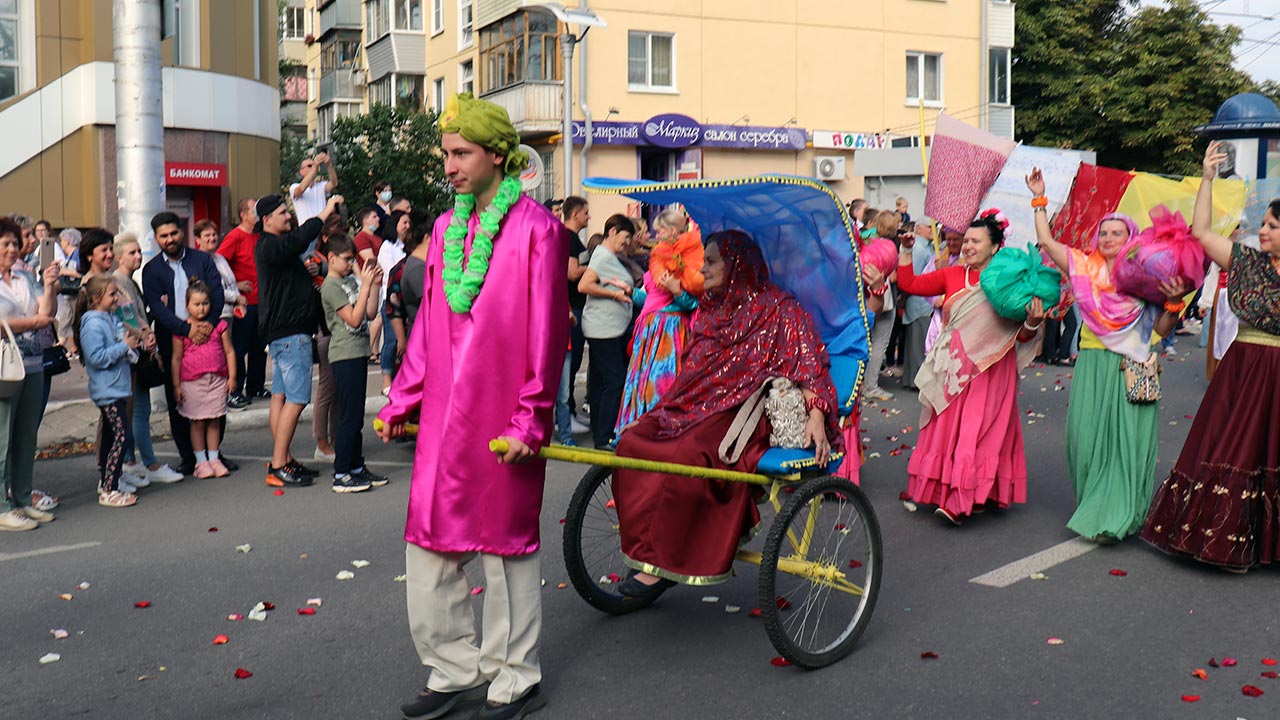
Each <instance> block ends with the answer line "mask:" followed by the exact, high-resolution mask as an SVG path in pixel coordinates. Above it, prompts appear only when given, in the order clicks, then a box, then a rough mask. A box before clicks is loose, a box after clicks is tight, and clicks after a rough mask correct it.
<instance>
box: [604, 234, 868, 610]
mask: <svg viewBox="0 0 1280 720" xmlns="http://www.w3.org/2000/svg"><path fill="white" fill-rule="evenodd" d="M702 273H703V276H704V278H705V281H704V284H703V291H704V294H703V295H702V296H701V297H700V298H699V299H698V302H699V310H698V315H697V316H696V317H695V318H694V321H693V327H692V330H691V337H690V339H689V346H688V350H687V353H688V354H687V355H686V356H685V360H684V366H683V367H682V368H681V370H680V374H679V375H677V376H676V379H675V382H674V383H673V384H672V386H671V388H670V389H669V390H668V391H667V393H666V394H665V395H664V396H663V397H662V400H661V401H660V402H659V404H658V405H657V406H656V407H654V408H653V409H652V410H650V411H649V412H648V413H646V414H645V415H643V416H642V417H641V418H640V420H639V421H638V422H637V423H636V424H635V425H633V426H632V427H631V428H630V429H628V430H626V431H625V432H624V433H623V434H622V436H621V438H620V439H619V441H618V455H620V456H623V457H638V458H646V459H651V460H662V461H665V462H674V463H680V464H684V465H695V466H702V467H712V468H727V469H730V470H739V471H743V472H754V471H755V469H756V465H757V463H758V462H759V461H760V457H761V456H763V455H764V453H765V451H766V450H768V449H769V425H768V421H767V418H761V419H760V422H759V424H758V425H757V426H756V427H755V429H754V432H753V433H752V434H751V436H750V440H749V441H748V442H747V443H746V446H745V450H744V451H743V452H742V455H741V457H739V458H738V460H737V461H736V462H733V463H729V462H726V461H725V460H724V459H722V458H721V456H720V453H719V451H718V448H720V445H721V441H722V440H723V439H724V437H725V435H726V434H727V433H728V431H729V429H730V426H731V425H732V424H733V421H734V418H735V417H736V415H737V413H738V408H739V406H741V405H742V404H743V403H744V402H746V400H747V399H748V398H749V397H750V396H751V395H752V393H754V392H755V391H756V390H758V389H759V388H760V387H761V385H763V384H764V382H765V380H767V379H769V378H774V377H784V378H787V379H789V380H791V381H792V382H794V383H796V384H797V385H799V386H800V388H801V389H802V390H803V392H804V396H805V400H806V408H807V409H808V411H809V417H808V422H807V424H806V426H805V435H806V440H807V441H808V443H809V446H811V447H813V448H814V451H815V453H816V455H817V457H818V462H819V463H821V464H825V463H826V461H827V459H828V458H829V457H830V454H831V452H832V450H833V449H834V450H837V451H839V450H842V449H843V445H844V441H843V439H842V438H841V436H840V432H839V430H838V428H837V427H836V393H835V387H834V386H833V385H832V383H831V375H830V372H829V367H830V360H829V359H828V357H827V350H826V346H825V345H824V344H823V342H822V339H821V338H820V337H819V336H818V333H817V331H816V330H815V329H814V326H813V319H812V318H811V317H810V316H809V313H807V312H805V310H804V308H802V307H801V306H800V303H799V302H797V301H796V299H795V298H793V297H791V296H790V295H788V294H787V293H786V292H784V291H783V290H781V289H780V288H778V287H777V286H776V285H774V284H773V283H771V282H769V271H768V268H767V267H766V266H765V263H764V258H763V256H762V255H761V254H760V248H759V247H758V246H756V244H755V242H753V241H752V240H751V238H750V237H749V236H747V235H746V234H745V233H743V232H740V231H737V230H727V231H723V232H718V233H716V234H714V235H712V236H711V237H709V238H707V247H706V256H705V265H704V266H703V269H702ZM757 492H758V490H757V489H756V488H754V487H753V486H750V485H745V484H743V483H734V482H723V481H715V480H700V479H693V478H687V477H682V476H677V475H666V474H663V473H653V472H641V471H638V470H626V469H621V468H620V469H618V470H616V471H615V473H614V476H613V493H614V499H615V501H616V502H617V509H618V521H619V524H620V531H621V534H622V553H623V556H624V558H625V559H626V562H627V565H629V566H630V567H632V568H633V569H634V570H636V572H635V573H633V574H632V576H631V577H630V578H628V579H627V580H626V581H625V582H623V583H620V584H619V585H618V591H619V592H620V593H622V594H624V595H628V596H632V597H649V596H654V595H658V594H661V593H662V592H663V591H664V590H666V589H667V588H669V587H671V586H672V585H675V584H676V583H685V584H689V585H710V584H713V583H718V582H723V581H725V580H726V579H728V577H729V569H730V567H731V565H732V564H733V557H734V555H735V554H736V553H737V550H738V546H739V544H740V543H741V542H742V541H743V540H744V539H745V538H746V537H749V535H750V533H751V531H752V530H753V529H754V528H755V526H756V525H757V523H758V522H759V520H760V513H759V511H758V510H757V509H756V504H755V494H756V493H757Z"/></svg>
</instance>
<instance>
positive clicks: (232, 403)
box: [224, 392, 252, 464]
mask: <svg viewBox="0 0 1280 720" xmlns="http://www.w3.org/2000/svg"><path fill="white" fill-rule="evenodd" d="M251 402H252V400H250V399H249V398H248V397H246V396H245V394H244V393H238V392H237V393H231V394H230V395H228V396H227V407H229V408H231V409H232V410H243V409H245V408H247V407H249V403H251ZM224 464H225V463H224Z"/></svg>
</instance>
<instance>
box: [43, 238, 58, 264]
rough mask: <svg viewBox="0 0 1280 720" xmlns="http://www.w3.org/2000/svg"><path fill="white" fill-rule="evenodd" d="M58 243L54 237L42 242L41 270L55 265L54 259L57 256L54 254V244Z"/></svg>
mask: <svg viewBox="0 0 1280 720" xmlns="http://www.w3.org/2000/svg"><path fill="white" fill-rule="evenodd" d="M55 242H57V241H56V240H54V239H53V238H52V237H47V238H45V239H43V240H41V241H40V269H41V270H43V269H44V268H47V267H49V266H50V265H52V264H53V259H54V258H55V257H57V255H55V254H54V252H53V244H54V243H55Z"/></svg>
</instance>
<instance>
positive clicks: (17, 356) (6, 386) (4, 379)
mask: <svg viewBox="0 0 1280 720" xmlns="http://www.w3.org/2000/svg"><path fill="white" fill-rule="evenodd" d="M0 325H4V335H3V336H0V399H8V398H11V397H13V396H14V394H16V393H17V392H18V390H19V389H20V388H21V387H22V382H23V380H26V378H27V369H26V367H25V366H24V365H23V364H22V348H19V347H18V339H17V338H15V337H14V336H13V329H12V328H10V327H9V321H8V320H5V319H4V318H0Z"/></svg>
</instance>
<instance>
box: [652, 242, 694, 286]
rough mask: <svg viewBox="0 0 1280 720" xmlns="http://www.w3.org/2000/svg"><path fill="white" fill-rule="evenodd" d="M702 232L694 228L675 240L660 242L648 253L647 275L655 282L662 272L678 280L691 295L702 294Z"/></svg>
mask: <svg viewBox="0 0 1280 720" xmlns="http://www.w3.org/2000/svg"><path fill="white" fill-rule="evenodd" d="M702 252H703V248H702V233H700V232H698V231H696V230H694V231H691V232H687V233H685V234H683V235H681V236H680V237H679V238H677V239H676V241H675V242H660V243H658V244H657V246H655V247H654V248H653V250H652V251H651V252H650V253H649V275H650V276H651V277H652V278H653V280H654V282H657V280H658V278H660V277H662V274H663V273H664V272H667V273H671V275H672V276H673V277H675V278H678V279H679V280H680V287H682V288H684V290H685V292H687V293H689V294H691V295H701V294H702V264H703V262H704V260H703V255H702Z"/></svg>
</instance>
